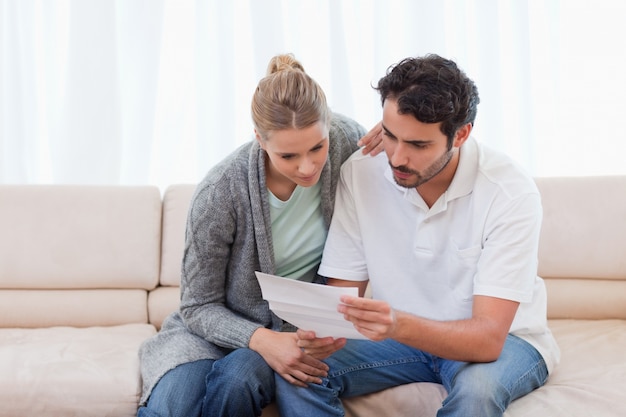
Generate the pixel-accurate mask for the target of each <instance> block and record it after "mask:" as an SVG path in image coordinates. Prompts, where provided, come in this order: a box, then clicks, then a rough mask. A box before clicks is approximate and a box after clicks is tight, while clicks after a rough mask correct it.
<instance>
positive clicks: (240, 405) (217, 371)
mask: <svg viewBox="0 0 626 417" xmlns="http://www.w3.org/2000/svg"><path fill="white" fill-rule="evenodd" d="M274 392H275V385H274V371H273V370H272V368H270V367H269V366H268V365H267V363H266V362H265V360H264V359H263V358H262V357H261V355H259V354H258V353H256V352H255V351H253V350H250V349H237V350H235V351H233V352H232V353H230V354H228V355H226V356H225V357H224V358H223V359H219V360H216V361H214V360H199V361H195V362H189V363H185V364H182V365H179V366H177V367H176V368H174V369H172V370H170V371H169V372H167V373H166V374H165V375H164V376H163V377H162V378H161V379H160V380H159V382H158V383H157V384H156V386H155V387H154V389H153V390H152V393H151V394H150V398H148V403H147V404H146V406H145V407H141V408H139V410H138V412H137V417H200V416H202V417H212V416H216V417H217V416H219V417H226V416H260V415H261V412H262V410H263V407H265V406H266V405H268V404H269V403H270V402H271V401H272V400H273V398H274Z"/></svg>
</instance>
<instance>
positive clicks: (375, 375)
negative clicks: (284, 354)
mask: <svg viewBox="0 0 626 417" xmlns="http://www.w3.org/2000/svg"><path fill="white" fill-rule="evenodd" d="M325 362H326V363H327V364H328V366H329V367H330V371H329V372H328V377H327V378H324V379H323V383H322V384H321V385H318V384H309V387H308V388H301V387H297V386H295V385H292V384H290V383H289V382H287V381H286V380H284V379H283V378H281V377H280V376H279V375H276V402H277V404H278V409H279V411H280V415H281V417H291V416H313V415H314V416H316V417H322V416H344V415H345V413H344V409H343V406H342V404H341V400H340V397H354V396H357V395H363V394H368V393H372V392H376V391H380V390H383V389H385V388H390V387H394V386H398V385H402V384H408V383H411V382H436V383H440V384H443V385H444V387H445V388H446V390H447V391H448V396H447V398H446V399H445V400H444V401H443V405H442V407H441V409H440V410H439V412H438V413H437V416H438V417H444V416H445V417H451V416H455V417H474V416H476V417H492V416H502V415H503V413H504V410H505V409H506V408H507V407H508V405H509V404H510V403H511V401H513V400H514V399H516V398H518V397H521V396H523V395H526V394H528V393H529V392H531V391H532V390H534V389H536V388H538V387H540V386H542V385H543V384H544V383H545V381H546V380H547V378H548V370H547V368H546V365H545V362H544V360H543V358H542V357H541V355H540V354H539V352H537V350H536V349H535V348H534V347H532V346H531V345H530V344H529V343H527V342H525V341H524V340H522V339H520V338H518V337H516V336H513V335H509V336H508V338H507V340H506V342H505V345H504V348H503V350H502V354H501V355H500V358H498V360H497V361H495V362H488V363H468V362H459V361H452V360H446V359H442V358H439V357H437V356H433V355H431V354H428V353H425V352H422V351H420V350H417V349H414V348H411V347H408V346H406V345H403V344H401V343H398V342H396V341H393V340H385V341H382V342H372V341H367V340H348V343H347V344H346V346H345V347H344V348H343V349H342V350H340V351H338V352H336V353H335V354H333V355H332V356H331V357H329V358H328V359H326V360H325Z"/></svg>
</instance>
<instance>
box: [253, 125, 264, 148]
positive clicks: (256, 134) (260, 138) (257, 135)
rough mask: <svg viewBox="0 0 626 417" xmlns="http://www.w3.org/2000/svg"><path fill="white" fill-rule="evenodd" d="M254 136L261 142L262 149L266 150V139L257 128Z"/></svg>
mask: <svg viewBox="0 0 626 417" xmlns="http://www.w3.org/2000/svg"><path fill="white" fill-rule="evenodd" d="M254 138H255V139H256V141H257V142H259V146H260V147H261V149H263V150H265V141H264V140H263V138H262V137H261V135H260V134H259V132H257V130H256V129H254Z"/></svg>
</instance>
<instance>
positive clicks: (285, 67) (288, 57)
mask: <svg viewBox="0 0 626 417" xmlns="http://www.w3.org/2000/svg"><path fill="white" fill-rule="evenodd" d="M280 71H302V72H305V71H304V67H303V66H302V64H301V63H300V61H298V60H297V59H296V57H295V56H294V55H293V54H291V53H289V54H281V55H276V56H275V57H273V58H272V59H271V60H270V63H269V64H268V66H267V75H271V74H274V73H276V72H280Z"/></svg>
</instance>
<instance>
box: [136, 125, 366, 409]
mask: <svg viewBox="0 0 626 417" xmlns="http://www.w3.org/2000/svg"><path fill="white" fill-rule="evenodd" d="M329 133H330V134H329V153H328V160H327V162H326V165H325V166H324V168H323V170H322V176H321V179H320V181H321V185H322V191H321V199H322V204H321V205H322V213H323V216H324V220H325V223H326V227H328V226H329V225H330V219H331V216H332V212H333V208H334V207H333V206H334V201H335V189H336V186H337V181H338V179H339V169H340V167H341V164H342V163H343V161H345V160H346V159H347V158H348V156H350V155H351V154H352V153H353V152H354V151H356V150H357V149H358V147H357V145H356V142H357V141H358V140H359V138H361V137H362V136H363V135H364V134H365V130H364V129H363V128H362V127H361V126H360V125H359V124H357V123H356V122H354V121H353V120H351V119H348V118H346V117H344V116H341V115H338V114H334V115H333V118H332V121H331V127H330V132H329ZM269 213H270V211H269V202H268V195H267V187H266V184H265V157H264V151H263V150H261V148H260V147H259V145H258V143H257V142H256V141H251V142H249V143H247V144H245V145H243V146H241V147H240V148H239V149H238V150H236V151H235V152H234V153H232V154H231V155H230V156H228V157H227V158H226V159H224V160H223V161H222V162H220V163H219V164H218V165H216V166H215V167H214V168H213V169H211V170H210V171H209V172H208V174H207V175H206V177H205V178H204V179H203V180H202V182H201V183H200V184H199V185H198V187H197V188H196V191H195V193H194V196H193V198H192V200H191V206H190V209H189V213H188V218H187V226H186V237H185V252H184V256H183V262H182V277H181V287H180V289H181V302H180V309H179V311H178V312H175V313H172V314H170V315H169V316H168V317H167V318H166V319H165V321H164V322H163V326H162V328H161V330H160V332H159V333H157V334H156V335H155V336H153V337H151V338H150V339H148V340H146V341H145V342H144V343H143V344H142V346H141V348H140V352H139V356H140V362H141V375H142V379H143V391H142V396H141V399H140V405H145V403H146V401H147V399H148V397H149V395H150V393H151V392H152V389H153V387H154V386H155V385H156V383H157V382H158V381H159V379H160V378H161V377H162V376H163V375H164V374H165V373H166V372H167V371H169V370H171V369H173V368H175V367H176V366H178V365H181V364H183V363H188V362H192V361H196V360H200V359H219V358H222V357H224V356H225V355H226V354H228V353H229V352H230V351H232V350H233V349H237V348H241V347H247V346H248V343H249V342H250V337H251V336H252V333H254V331H255V330H257V329H258V328H260V327H266V328H270V329H274V330H289V329H290V326H285V323H283V322H282V320H281V319H279V318H278V317H276V316H275V315H274V314H273V313H272V312H271V311H270V310H269V308H268V305H267V302H266V301H264V300H263V298H262V296H261V289H260V287H259V284H258V282H257V280H256V277H255V275H254V271H257V270H258V271H262V272H266V273H269V274H273V273H275V267H274V253H273V247H272V234H271V223H270V214H269Z"/></svg>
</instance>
